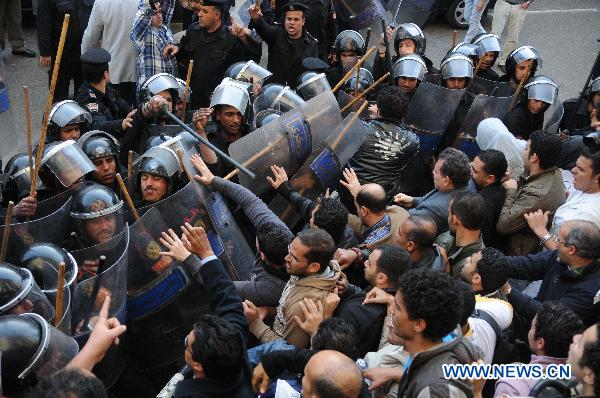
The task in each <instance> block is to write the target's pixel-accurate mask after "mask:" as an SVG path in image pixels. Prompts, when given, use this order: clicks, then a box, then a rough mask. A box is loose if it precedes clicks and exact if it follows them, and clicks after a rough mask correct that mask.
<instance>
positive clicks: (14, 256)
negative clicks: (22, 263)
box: [0, 198, 71, 263]
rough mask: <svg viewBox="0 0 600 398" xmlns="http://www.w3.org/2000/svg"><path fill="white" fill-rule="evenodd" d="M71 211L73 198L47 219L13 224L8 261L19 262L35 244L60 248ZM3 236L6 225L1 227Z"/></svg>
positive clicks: (0, 231)
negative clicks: (46, 243)
mask: <svg viewBox="0 0 600 398" xmlns="http://www.w3.org/2000/svg"><path fill="white" fill-rule="evenodd" d="M70 210H71V198H69V199H68V200H67V201H66V202H65V203H64V204H63V205H62V206H61V207H60V208H59V209H58V210H56V211H55V212H53V213H51V214H49V215H47V216H45V217H41V218H38V219H35V220H32V221H26V222H22V223H16V224H11V225H10V234H9V238H8V251H7V253H6V261H8V262H11V263H15V262H17V261H18V259H19V258H20V257H21V255H22V254H23V252H24V251H25V250H26V249H27V248H28V247H29V246H30V245H31V244H32V243H34V242H50V243H54V244H57V245H59V246H60V245H61V244H62V243H63V240H64V239H65V238H66V231H67V227H68V225H69V220H70V217H69V211H70ZM2 234H4V225H2V226H0V235H2Z"/></svg>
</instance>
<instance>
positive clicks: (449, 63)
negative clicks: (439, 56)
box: [440, 53, 473, 80]
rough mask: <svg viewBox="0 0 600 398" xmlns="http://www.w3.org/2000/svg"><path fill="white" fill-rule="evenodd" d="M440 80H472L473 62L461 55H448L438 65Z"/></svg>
mask: <svg viewBox="0 0 600 398" xmlns="http://www.w3.org/2000/svg"><path fill="white" fill-rule="evenodd" d="M440 72H441V73H442V79H443V80H446V79H449V78H465V79H472V78H473V61H471V58H469V57H468V56H466V55H464V54H461V53H450V54H448V55H446V56H445V57H444V59H443V60H442V63H441V64H440Z"/></svg>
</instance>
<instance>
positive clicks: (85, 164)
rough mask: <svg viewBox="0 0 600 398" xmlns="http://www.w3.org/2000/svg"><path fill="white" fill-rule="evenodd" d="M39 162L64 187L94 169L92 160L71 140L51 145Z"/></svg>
mask: <svg viewBox="0 0 600 398" xmlns="http://www.w3.org/2000/svg"><path fill="white" fill-rule="evenodd" d="M41 164H42V166H47V167H48V168H49V169H50V170H51V171H52V173H54V175H55V176H56V178H57V179H58V180H59V181H60V183H61V184H62V185H63V186H65V187H70V186H71V185H72V184H73V183H74V182H75V181H77V180H78V179H80V178H81V177H83V176H84V175H86V174H87V173H90V172H92V171H94V170H96V167H95V166H94V164H93V163H92V161H91V160H90V159H89V158H88V157H87V156H86V154H85V153H84V152H83V150H82V149H81V148H80V147H79V145H77V142H75V141H73V140H69V141H64V142H61V143H60V144H58V145H56V146H54V147H52V148H51V149H50V150H49V151H48V153H46V155H44V157H43V158H42V162H41Z"/></svg>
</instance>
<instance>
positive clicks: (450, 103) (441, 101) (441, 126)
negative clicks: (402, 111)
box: [404, 82, 466, 152]
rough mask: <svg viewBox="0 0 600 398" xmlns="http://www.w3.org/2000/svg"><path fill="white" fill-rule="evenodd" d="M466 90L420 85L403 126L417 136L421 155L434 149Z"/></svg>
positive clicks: (428, 84) (423, 83)
mask: <svg viewBox="0 0 600 398" xmlns="http://www.w3.org/2000/svg"><path fill="white" fill-rule="evenodd" d="M465 91H466V90H464V89H463V90H449V89H447V88H444V87H441V86H436V85H434V84H430V83H427V82H421V84H419V87H418V88H417V91H416V92H415V95H414V96H413V98H412V100H411V101H410V103H409V105H408V110H407V111H406V116H404V124H405V125H406V127H408V128H410V129H411V130H413V131H414V132H415V133H416V134H418V135H419V140H420V142H421V152H429V151H433V150H435V148H436V147H437V146H438V144H439V143H440V141H441V139H442V135H443V133H444V131H446V128H447V127H448V125H449V124H450V122H451V121H452V117H453V116H454V112H455V111H456V108H458V105H459V104H460V100H461V99H462V97H463V95H464V93H465Z"/></svg>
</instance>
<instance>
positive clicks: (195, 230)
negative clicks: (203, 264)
mask: <svg viewBox="0 0 600 398" xmlns="http://www.w3.org/2000/svg"><path fill="white" fill-rule="evenodd" d="M181 230H182V231H183V236H182V237H181V238H182V241H183V244H184V246H185V248H186V249H187V250H189V251H191V252H192V253H194V254H195V255H197V256H198V257H200V258H201V259H202V260H204V259H205V258H207V257H210V256H214V255H215V254H214V253H213V250H212V248H211V247H210V242H209V241H208V236H207V235H206V231H205V230H204V228H202V227H192V226H191V225H190V224H189V223H187V222H186V223H185V225H182V226H181Z"/></svg>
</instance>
